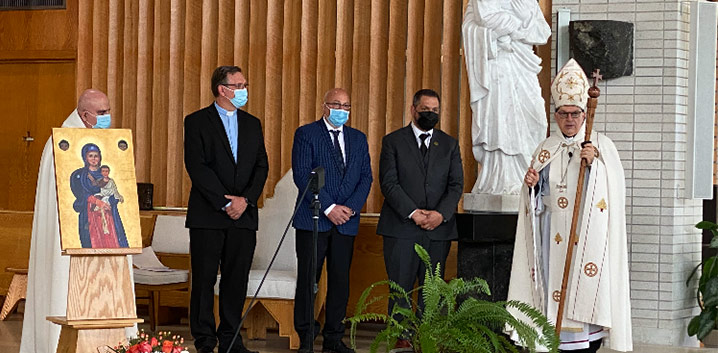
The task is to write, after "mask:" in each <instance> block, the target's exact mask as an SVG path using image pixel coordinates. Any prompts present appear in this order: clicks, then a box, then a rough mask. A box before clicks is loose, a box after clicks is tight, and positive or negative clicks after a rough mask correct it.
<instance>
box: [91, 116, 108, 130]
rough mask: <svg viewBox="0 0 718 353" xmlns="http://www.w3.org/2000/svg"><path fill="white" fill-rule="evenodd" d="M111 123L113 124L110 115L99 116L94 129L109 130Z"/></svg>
mask: <svg viewBox="0 0 718 353" xmlns="http://www.w3.org/2000/svg"><path fill="white" fill-rule="evenodd" d="M111 122H112V118H110V114H105V115H98V116H97V123H95V125H93V126H92V128H93V129H109V128H110V123H111Z"/></svg>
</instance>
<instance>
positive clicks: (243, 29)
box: [234, 1, 249, 71]
mask: <svg viewBox="0 0 718 353" xmlns="http://www.w3.org/2000/svg"><path fill="white" fill-rule="evenodd" d="M245 3H246V1H243V2H242V4H238V5H237V6H235V7H234V28H235V34H234V64H235V65H237V66H239V67H240V68H241V69H242V70H244V71H246V70H247V69H248V68H249V56H248V55H247V53H249V6H246V5H245Z"/></svg>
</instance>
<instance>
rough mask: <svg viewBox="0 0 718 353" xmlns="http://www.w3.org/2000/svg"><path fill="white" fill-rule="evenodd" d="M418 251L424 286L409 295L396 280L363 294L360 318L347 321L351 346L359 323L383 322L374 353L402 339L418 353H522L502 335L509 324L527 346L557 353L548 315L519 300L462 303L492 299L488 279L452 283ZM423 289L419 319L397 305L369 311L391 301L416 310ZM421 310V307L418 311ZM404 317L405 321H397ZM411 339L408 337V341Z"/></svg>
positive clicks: (419, 249)
mask: <svg viewBox="0 0 718 353" xmlns="http://www.w3.org/2000/svg"><path fill="white" fill-rule="evenodd" d="M414 250H415V251H416V253H417V254H418V255H419V258H421V260H422V261H423V262H424V264H425V265H426V269H427V270H426V274H425V277H424V278H425V279H424V285H423V286H422V287H420V288H416V289H414V290H412V291H409V292H406V291H404V290H403V289H402V288H401V287H400V286H399V285H398V284H396V283H395V282H392V281H388V280H384V281H379V282H376V283H374V284H372V285H371V286H369V287H368V288H366V289H365V290H364V292H363V293H362V295H361V297H360V298H359V301H358V303H357V308H356V311H355V315H354V316H353V317H350V318H348V319H347V320H348V321H349V322H350V323H351V344H352V346H353V347H355V335H356V328H357V324H358V323H360V322H365V321H382V322H385V323H386V328H385V329H383V330H382V331H380V332H379V334H378V335H377V336H376V338H375V339H374V341H373V342H372V344H371V352H372V353H374V352H376V351H377V349H378V348H379V346H380V345H381V344H382V343H385V344H386V350H387V351H388V350H389V349H390V348H392V347H394V344H395V343H396V341H397V340H398V339H399V338H408V339H409V340H410V341H411V343H412V345H413V347H414V350H415V352H421V353H435V352H436V353H438V352H442V353H443V352H517V351H518V350H517V348H516V347H515V346H514V345H513V343H512V342H511V340H510V339H508V338H507V337H506V336H504V335H502V334H500V333H497V332H501V331H502V330H503V329H504V328H505V327H507V326H510V327H512V328H513V329H515V331H516V332H517V333H518V335H519V337H520V339H521V342H522V345H523V346H525V347H526V348H528V349H529V350H530V351H532V352H533V351H535V349H536V347H537V344H539V345H541V346H544V347H547V348H548V349H549V350H550V351H551V352H556V351H557V350H558V339H557V337H556V334H555V332H554V326H553V325H552V324H551V323H549V321H548V320H547V319H546V317H545V316H543V315H542V314H541V312H539V311H538V310H536V309H534V308H533V307H531V306H530V305H528V304H525V303H522V302H518V301H507V302H489V301H484V300H479V299H476V298H473V297H469V298H468V299H466V300H464V301H463V302H461V303H459V299H458V298H459V297H463V296H464V295H467V294H469V295H471V294H482V293H483V294H486V295H490V292H489V287H488V285H487V284H486V281H484V280H482V279H480V278H474V279H472V280H469V281H465V280H463V279H461V278H455V279H452V280H451V281H449V282H448V283H447V282H446V281H444V279H443V278H442V277H441V271H440V270H441V269H440V264H437V265H436V268H435V269H433V272H432V266H431V261H430V259H429V254H428V253H427V252H426V250H425V249H424V248H422V247H421V246H420V245H418V244H416V245H415V246H414ZM379 286H388V287H389V288H390V289H391V290H390V294H388V295H381V296H374V297H372V298H371V299H369V296H370V294H371V292H372V290H373V289H374V288H377V287H379ZM418 290H422V294H423V299H424V303H425V306H424V309H423V311H422V312H420V314H419V315H417V313H415V312H414V311H413V310H411V309H408V308H404V307H401V306H399V305H395V306H394V308H393V309H392V312H391V315H386V314H377V313H371V312H366V309H367V307H368V306H369V305H370V304H372V303H375V302H377V301H379V300H382V299H384V298H386V297H389V298H395V299H400V298H402V299H404V300H406V302H408V303H410V304H411V306H412V307H415V306H416V305H415V303H414V301H413V299H412V294H413V292H415V291H418ZM509 308H513V309H515V310H517V311H519V312H521V313H523V314H525V315H526V316H527V317H528V318H530V320H531V322H524V321H521V320H518V319H516V318H514V316H513V315H511V313H509V311H508V309H509ZM419 310H420V309H417V311H419ZM397 314H398V315H399V316H401V317H402V318H401V320H400V321H398V320H395V319H394V317H396V316H397ZM407 335H408V336H409V337H407Z"/></svg>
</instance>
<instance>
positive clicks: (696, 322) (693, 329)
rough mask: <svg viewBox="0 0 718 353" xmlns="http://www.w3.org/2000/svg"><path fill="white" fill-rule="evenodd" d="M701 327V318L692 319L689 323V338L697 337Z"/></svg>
mask: <svg viewBox="0 0 718 353" xmlns="http://www.w3.org/2000/svg"><path fill="white" fill-rule="evenodd" d="M699 327H700V316H696V317H694V318H692V319H691V322H690V323H688V336H695V335H696V334H697V333H698V328H699Z"/></svg>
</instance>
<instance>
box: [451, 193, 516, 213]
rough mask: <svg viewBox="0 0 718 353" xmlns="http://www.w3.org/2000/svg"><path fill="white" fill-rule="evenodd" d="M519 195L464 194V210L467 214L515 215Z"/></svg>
mask: <svg viewBox="0 0 718 353" xmlns="http://www.w3.org/2000/svg"><path fill="white" fill-rule="evenodd" d="M518 209H519V195H491V194H477V193H465V194H464V210H466V211H468V212H499V213H516V212H518Z"/></svg>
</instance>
